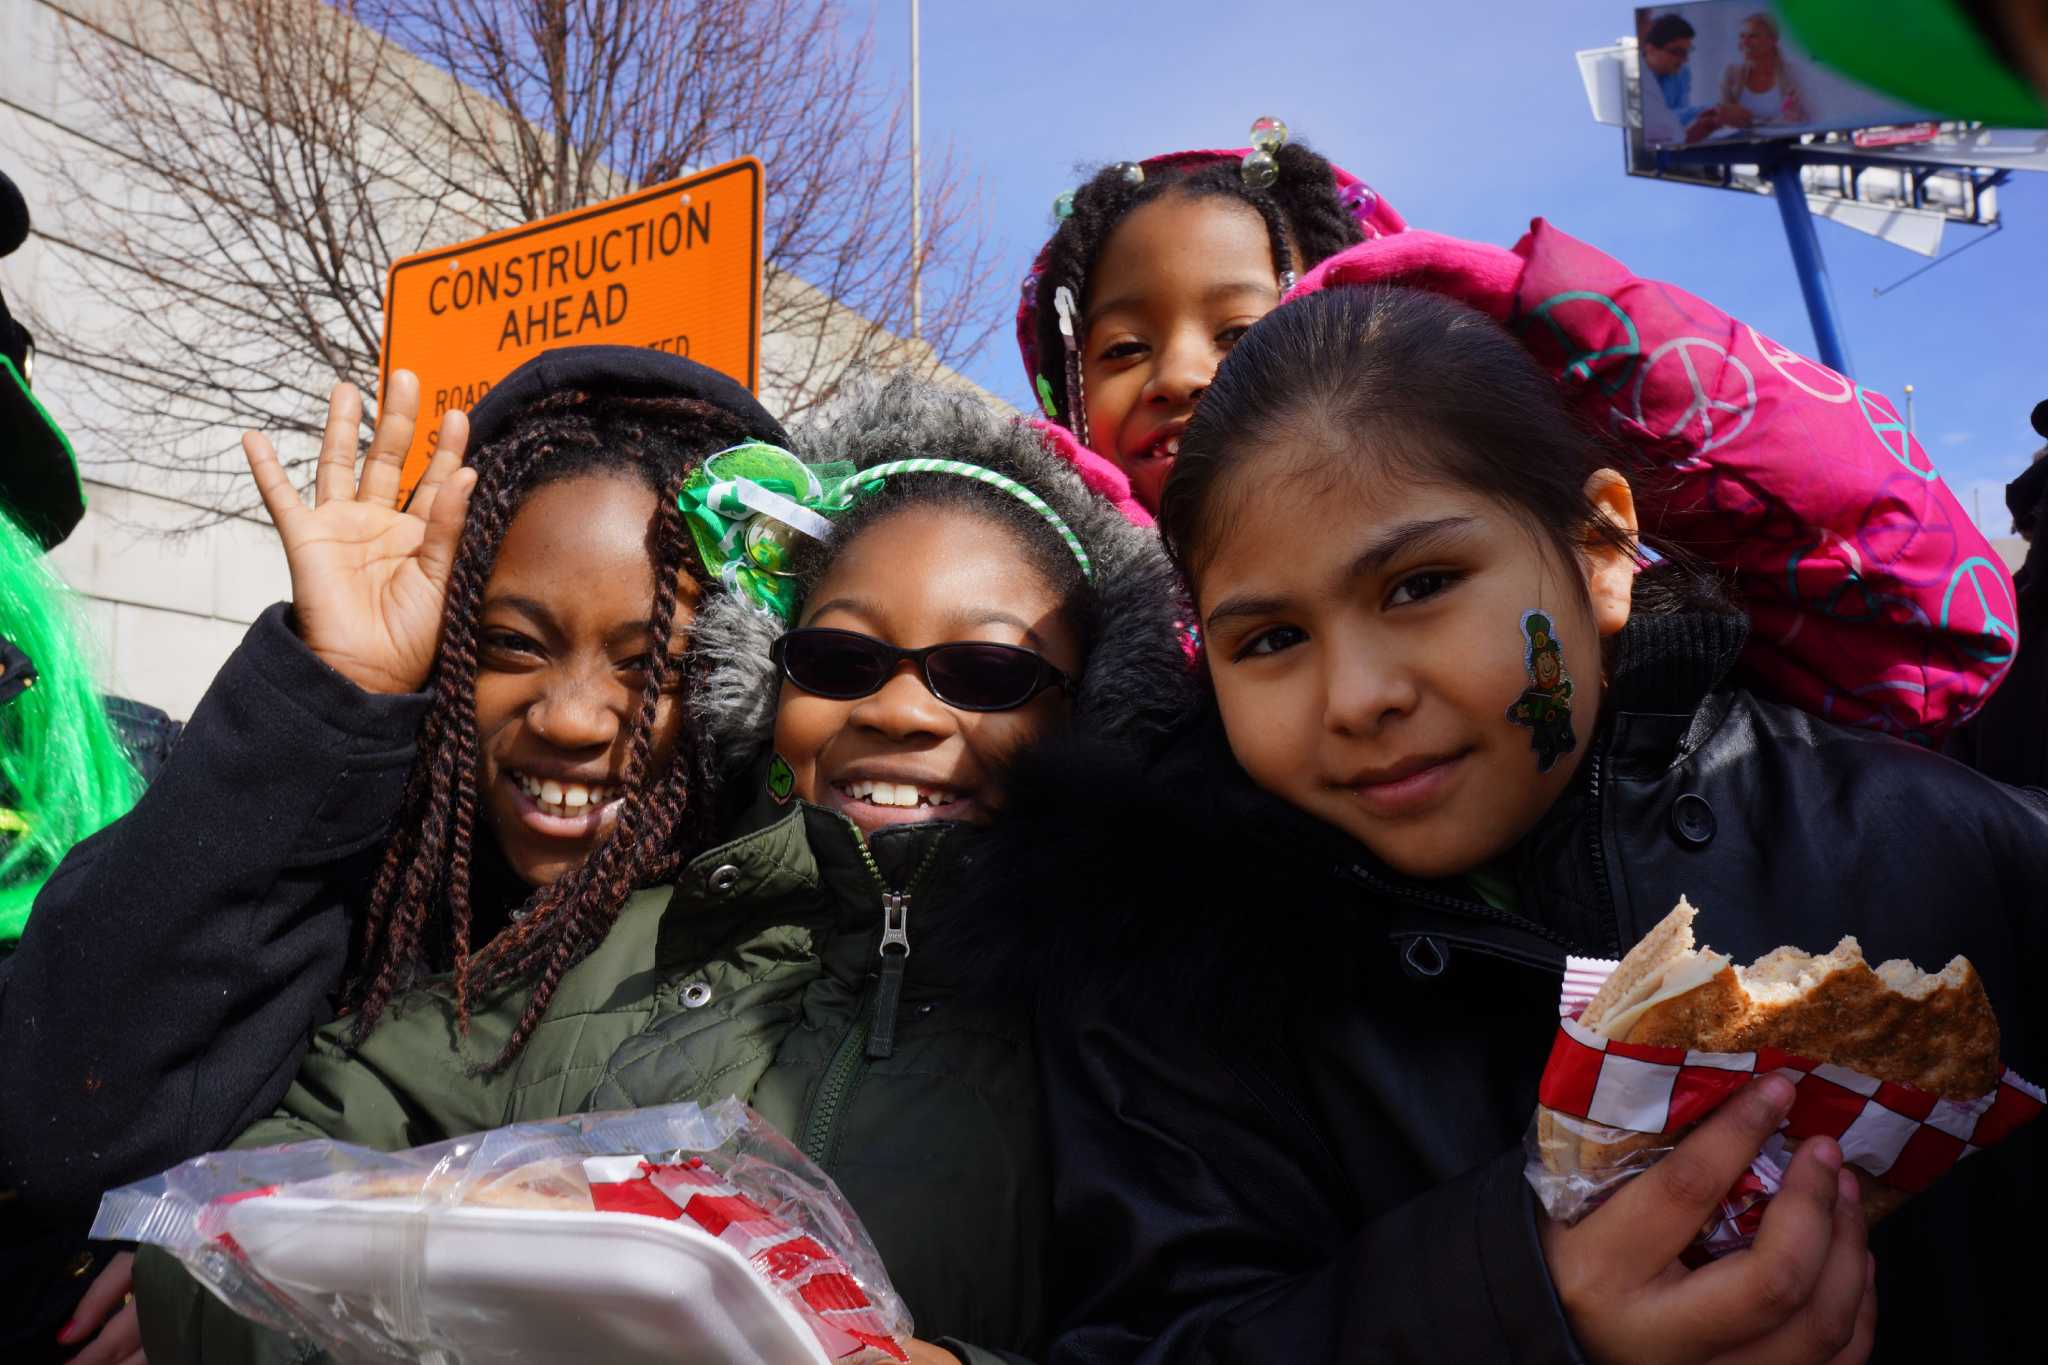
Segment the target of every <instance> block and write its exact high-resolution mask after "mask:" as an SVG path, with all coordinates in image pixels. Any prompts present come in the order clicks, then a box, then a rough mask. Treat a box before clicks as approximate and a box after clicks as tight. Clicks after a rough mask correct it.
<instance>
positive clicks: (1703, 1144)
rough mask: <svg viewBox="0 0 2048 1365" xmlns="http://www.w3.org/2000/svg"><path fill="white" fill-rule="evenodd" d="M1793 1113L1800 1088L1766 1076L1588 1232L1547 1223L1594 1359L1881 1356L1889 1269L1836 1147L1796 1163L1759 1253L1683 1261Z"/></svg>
mask: <svg viewBox="0 0 2048 1365" xmlns="http://www.w3.org/2000/svg"><path fill="white" fill-rule="evenodd" d="M1791 1105H1792V1085H1791V1083H1790V1082H1789V1081H1787V1080H1785V1079H1784V1078H1783V1077H1782V1076H1777V1077H1766V1078H1764V1079H1762V1080H1760V1081H1758V1082H1757V1083H1755V1084H1753V1085H1751V1086H1750V1087H1749V1088H1748V1089H1747V1090H1745V1091H1743V1092H1742V1093H1741V1094H1739V1095H1736V1096H1735V1097H1734V1098H1732V1099H1730V1100H1729V1101H1728V1102H1727V1103H1726V1104H1723V1105H1722V1106H1721V1107H1720V1108H1719V1109H1718V1110H1716V1111H1715V1112H1714V1113H1713V1115H1712V1116H1711V1117H1709V1118H1708V1119H1707V1121H1706V1122H1705V1123H1703V1124H1701V1125H1700V1126H1699V1128H1698V1129H1697V1130H1695V1131H1694V1132H1693V1133H1691V1134H1690V1135H1689V1136H1687V1138H1686V1139H1685V1140H1684V1141H1683V1142H1681V1143H1679V1145H1678V1147H1677V1148H1676V1149H1675V1150H1673V1151H1672V1152H1671V1154H1670V1155H1668V1156H1666V1157H1665V1158H1664V1159H1663V1160H1662V1161H1659V1162H1658V1163H1657V1164H1656V1165H1654V1166H1652V1167H1650V1169H1649V1170H1647V1171H1645V1172H1644V1173H1643V1174H1642V1175H1640V1176H1638V1177H1636V1178H1635V1179H1634V1180H1632V1181H1630V1182H1629V1183H1628V1184H1627V1185H1625V1186H1623V1187H1622V1189H1621V1190H1620V1191H1619V1192H1617V1193H1616V1194H1615V1196H1614V1197H1613V1198H1612V1199H1610V1200H1608V1201H1607V1202H1606V1203H1605V1204H1603V1205H1602V1206H1601V1207H1599V1208H1598V1209H1595V1210H1594V1211H1593V1212H1592V1213H1591V1214H1589V1215H1588V1216H1587V1217H1586V1218H1585V1219H1584V1220H1583V1221H1582V1222H1580V1223H1578V1224H1577V1225H1576V1226H1573V1227H1564V1226H1562V1225H1560V1224H1556V1223H1549V1222H1546V1223H1545V1224H1544V1225H1543V1254H1544V1259H1545V1260H1546V1261H1548V1262H1549V1265H1550V1274H1551V1280H1552V1282H1553V1283H1554V1284H1555V1285H1556V1286H1557V1294H1558V1300H1559V1302H1561V1303H1562V1304H1563V1305H1564V1310H1565V1316H1566V1317H1567V1318H1568V1319H1569V1320H1570V1322H1571V1325H1572V1332H1573V1334H1574V1335H1575V1336H1577V1337H1578V1339H1579V1344H1580V1345H1581V1346H1582V1347H1584V1349H1585V1352H1586V1355H1587V1356H1588V1357H1589V1358H1591V1359H1593V1360H1596V1361H1627V1362H1630V1365H1636V1362H1643V1363H1644V1365H1655V1363H1656V1362H1681V1361H1682V1362H1694V1361H1699V1362H1704V1361H1754V1362H1779V1361H1782V1362H1787V1365H1790V1363H1791V1362H1814V1363H1815V1365H1819V1363H1820V1362H1828V1365H1835V1363H1836V1362H1840V1363H1841V1365H1852V1363H1853V1362H1860V1361H1862V1360H1863V1359H1864V1358H1865V1357H1867V1356H1868V1355H1869V1354H1870V1348H1871V1342H1872V1338H1873V1335H1874V1334H1875V1332H1876V1326H1877V1296H1876V1293H1875V1291H1874V1289H1873V1288H1872V1285H1873V1282H1874V1278H1875V1274H1876V1262H1875V1261H1873V1260H1872V1259H1871V1255H1870V1251H1869V1248H1868V1235H1869V1230H1868V1227H1867V1225H1866V1223H1865V1221H1864V1217H1863V1210H1862V1206H1861V1203H1860V1200H1859V1195H1858V1187H1857V1184H1856V1180H1855V1177H1854V1176H1852V1175H1851V1174H1849V1173H1848V1172H1846V1171H1844V1170H1843V1169H1842V1151H1841V1148H1839V1147H1837V1146H1836V1145H1835V1144H1834V1143H1833V1142H1830V1141H1828V1140H1827V1139H1826V1138H1814V1139H1812V1140H1810V1141H1807V1142H1804V1143H1802V1144H1800V1147H1799V1150H1798V1151H1797V1152H1795V1153H1794V1154H1793V1158H1792V1162H1791V1165H1790V1167H1789V1168H1788V1169H1787V1170H1786V1172H1785V1183H1784V1186H1783V1188H1782V1189H1781V1190H1780V1191H1779V1192H1778V1194H1777V1196H1776V1197H1775V1198H1773V1199H1772V1200H1771V1205H1770V1207H1769V1208H1768V1209H1766V1210H1764V1219H1763V1224H1762V1226H1761V1227H1760V1228H1759V1229H1758V1230H1757V1239H1756V1243H1755V1245H1753V1246H1751V1247H1749V1248H1748V1249H1746V1250H1743V1251H1738V1252H1736V1253H1734V1254H1733V1255H1731V1256H1724V1257H1722V1258H1721V1259H1720V1260H1718V1261H1715V1262H1713V1263H1711V1264H1709V1265H1707V1266H1704V1267H1702V1268H1701V1269H1699V1270H1687V1269H1686V1268H1685V1267H1684V1266H1682V1265H1681V1264H1679V1261H1678V1256H1679V1253H1680V1252H1682V1251H1684V1250H1685V1248H1686V1246H1687V1244H1688V1243H1690V1242H1691V1241H1692V1238H1693V1235H1694V1234H1695V1233H1697V1232H1698V1231H1699V1230H1700V1228H1701V1227H1702V1226H1703V1225H1704V1224H1705V1223H1706V1222H1707V1220H1708V1218H1709V1217H1711V1216H1714V1214H1715V1213H1716V1212H1717V1209H1718V1205H1719V1203H1720V1199H1721V1196H1722V1195H1723V1194H1724V1193H1725V1192H1726V1191H1727V1190H1728V1188H1729V1187H1730V1186H1731V1185H1733V1184H1734V1183H1735V1181H1736V1179H1737V1178H1738V1177H1740V1176H1741V1174H1742V1172H1743V1171H1744V1169H1746V1168H1747V1167H1748V1165H1749V1162H1750V1160H1751V1158H1753V1157H1754V1156H1755V1155H1756V1154H1757V1152H1758V1151H1759V1150H1760V1149H1761V1148H1762V1146H1763V1144H1764V1141H1765V1140H1766V1139H1767V1138H1769V1137H1770V1135H1771V1134H1772V1133H1774V1132H1776V1131H1777V1127H1778V1124H1779V1122H1780V1121H1781V1120H1782V1119H1783V1118H1784V1117H1785V1114H1786V1112H1787V1110H1789V1109H1790V1108H1791Z"/></svg>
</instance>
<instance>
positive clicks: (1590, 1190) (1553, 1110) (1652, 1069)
mask: <svg viewBox="0 0 2048 1365" xmlns="http://www.w3.org/2000/svg"><path fill="white" fill-rule="evenodd" d="M1619 965H1620V964H1619V963H1618V962H1615V961H1612V960H1609V959H1601V958H1582V957H1574V958H1571V959H1569V961H1568V964H1567V968H1566V972H1565V980H1564V989H1563V991H1562V992H1561V994H1560V996H1559V999H1558V1014H1559V1020H1558V1030H1557V1038H1556V1040H1555V1042H1554V1043H1553V1044H1552V1045H1551V1049H1550V1060H1549V1061H1548V1062H1547V1063H1545V1065H1544V1068H1543V1079H1542V1083H1541V1085H1540V1087H1539V1089H1538V1092H1537V1100H1538V1105H1539V1107H1538V1109H1537V1113H1536V1117H1535V1119H1534V1120H1533V1121H1532V1122H1531V1124H1530V1126H1529V1134H1528V1138H1527V1141H1526V1144H1525V1145H1526V1147H1527V1150H1528V1154H1529V1164H1528V1167H1527V1174H1528V1179H1529V1183H1530V1184H1531V1185H1532V1186H1534V1187H1535V1190H1536V1194H1537V1197H1538V1198H1539V1199H1540V1200H1541V1201H1542V1203H1543V1207H1544V1210H1545V1211H1546V1212H1547V1213H1549V1214H1550V1216H1551V1217H1553V1218H1556V1219H1558V1220H1560V1221H1562V1222H1568V1223H1569V1222H1576V1221H1578V1220H1579V1219H1580V1218H1582V1217H1584V1216H1585V1215H1586V1214H1587V1213H1590V1212H1591V1211H1592V1210H1593V1209H1594V1208H1596V1207H1597V1206H1598V1205H1599V1204H1600V1203H1602V1202H1603V1201H1604V1200H1606V1199H1607V1198H1608V1196H1610V1195H1611V1194H1613V1193H1614V1191H1615V1190H1616V1189H1618V1188H1620V1187H1621V1185H1622V1184H1624V1183H1625V1182H1627V1181H1628V1180H1631V1179H1633V1178H1634V1177H1635V1176H1637V1175H1639V1174H1641V1173H1642V1172H1643V1171H1645V1170H1647V1169H1648V1168H1649V1167H1650V1166H1651V1165H1653V1164H1654V1163H1655V1162H1657V1161H1658V1160H1659V1159H1661V1158H1662V1157H1663V1156H1664V1155H1665V1154H1666V1153H1668V1152H1669V1151H1670V1150H1671V1149H1672V1148H1673V1147H1674V1146H1676V1145H1677V1143H1678V1140H1679V1138H1680V1137H1682V1136H1683V1135H1684V1134H1685V1133H1686V1132H1687V1131H1688V1130H1689V1129H1691V1128H1692V1127H1693V1125H1695V1124H1697V1123H1698V1122H1700V1120H1702V1119H1704V1118H1705V1117H1706V1116H1707V1115H1708V1114H1710V1113H1712V1112H1713V1110H1714V1109H1715V1108H1716V1107H1717V1106H1719V1105H1720V1103H1721V1102H1722V1101H1723V1100H1725V1099H1727V1098H1728V1097H1729V1096H1730V1095H1732V1094H1734V1093H1735V1092H1736V1091H1737V1090H1740V1089H1741V1088H1742V1087H1743V1086H1744V1085H1745V1084H1747V1083H1748V1082H1749V1081H1750V1080H1751V1078H1753V1077H1756V1076H1762V1075H1768V1074H1770V1073H1772V1072H1776V1073H1777V1074H1779V1075H1781V1076H1784V1077H1785V1078H1787V1079H1788V1080H1790V1081H1792V1082H1793V1084H1794V1085H1795V1086H1796V1087H1797V1094H1796V1096H1795V1098H1794V1099H1793V1102H1792V1109H1791V1112H1790V1113H1788V1114H1787V1115H1786V1116H1785V1122H1784V1123H1783V1125H1781V1126H1780V1128H1779V1130H1778V1132H1777V1134H1776V1135H1774V1136H1773V1137H1772V1138H1771V1140H1770V1141H1769V1142H1768V1143H1766V1144H1765V1146H1764V1149H1763V1151H1762V1152H1760V1153H1759V1154H1758V1155H1757V1158H1756V1160H1755V1161H1754V1162H1752V1163H1751V1164H1750V1168H1749V1172H1748V1174H1747V1175H1745V1176H1744V1177H1743V1179H1742V1180H1741V1181H1740V1182H1739V1183H1738V1184H1737V1185H1736V1186H1735V1188H1734V1189H1732V1190H1730V1191H1729V1192H1728V1195H1727V1197H1726V1198H1725V1199H1723V1200H1722V1204H1721V1216H1720V1218H1719V1219H1718V1220H1717V1221H1716V1222H1714V1223H1712V1224H1710V1225H1708V1226H1707V1227H1706V1228H1704V1229H1703V1230H1702V1231H1701V1233H1700V1237H1699V1240H1698V1242H1697V1243H1696V1244H1695V1248H1694V1249H1695V1251H1696V1252H1697V1253H1699V1254H1700V1256H1701V1257H1702V1258H1712V1257H1716V1256H1724V1255H1726V1254H1727V1253H1729V1252H1731V1251H1736V1250H1739V1249H1741V1248H1742V1247H1745V1246H1748V1245H1749V1244H1750V1242H1751V1241H1753V1240H1754V1239H1755V1237H1756V1230H1757V1227H1758V1225H1759V1224H1760V1223H1761V1222H1762V1221H1763V1213H1764V1206H1765V1205H1766V1204H1768V1203H1769V1202H1770V1199H1771V1196H1772V1195H1774V1194H1776V1193H1777V1191H1778V1188H1779V1185H1780V1183H1781V1182H1782V1180H1783V1177H1784V1173H1785V1168H1786V1165H1787V1163H1788V1162H1789V1161H1790V1160H1791V1153H1792V1149H1793V1148H1794V1147H1796V1146H1797V1145H1798V1144H1799V1143H1800V1142H1801V1141H1803V1140H1804V1139H1806V1138H1811V1137H1831V1138H1833V1139H1835V1141H1836V1142H1838V1143H1840V1144H1841V1147H1842V1157H1843V1160H1844V1161H1845V1162H1846V1163H1847V1164H1848V1165H1850V1166H1853V1167H1855V1168H1856V1169H1858V1170H1860V1171H1862V1172H1863V1173H1864V1174H1865V1175H1868V1176H1870V1177H1871V1178H1872V1179H1874V1180H1876V1181H1878V1182H1879V1183H1881V1184H1883V1185H1887V1186H1890V1187H1891V1188H1893V1189H1897V1190H1900V1191H1902V1192H1904V1193H1906V1194H1918V1193H1919V1192H1920V1191H1922V1190H1924V1189H1926V1188H1927V1187H1928V1186H1929V1185H1931V1184H1933V1183H1934V1181H1935V1180H1936V1179H1938V1178H1939V1177H1940V1176H1942V1175H1944V1174H1945V1173H1947V1171H1948V1170H1949V1169H1950V1168H1951V1167H1953V1166H1954V1165H1955V1164H1956V1162H1958V1161H1960V1160H1962V1159H1963V1158H1964V1157H1966V1156H1968V1155H1970V1154H1971V1153H1972V1152H1976V1151H1980V1150H1982V1149H1983V1148H1985V1147H1989V1146H1990V1145H1992V1144H1993V1143H1995V1142H1999V1141H2002V1140H2003V1139H2004V1138H2005V1137H2007V1136H2008V1135H2009V1134H2011V1133H2012V1132H2013V1131H2014V1130H2015V1129H2017V1128H2019V1127H2020V1125H2022V1124H2024V1123H2026V1122H2027V1121H2028V1120H2029V1119H2032V1118H2033V1117H2034V1116H2035V1115H2037V1114H2039V1113H2040V1112H2041V1110H2042V1108H2043V1095H2042V1091H2041V1089H2040V1087H2038V1086H2036V1085H2033V1084H2032V1083H2030V1082H2028V1081H2026V1080H2024V1079H2022V1078H2021V1077H2020V1076H2018V1075H2017V1074H2015V1073H2014V1072H2012V1071H2010V1070H2008V1071H2006V1073H2005V1075H2004V1078H2003V1079H2002V1080H2001V1081H2000V1082H1999V1084H1998V1087H1997V1088H1996V1089H1995V1090H1993V1091H1991V1093H1989V1094H1987V1095H1984V1096H1982V1097H1980V1098H1978V1099H1975V1100H1971V1101H1968V1102H1966V1103H1965V1102H1958V1101H1955V1100H1947V1099H1940V1098H1937V1097H1936V1096H1934V1095H1930V1094H1928V1093H1926V1092H1925V1091H1922V1090H1915V1089H1913V1088H1911V1087H1909V1086H1903V1085H1894V1084H1892V1083H1890V1082H1887V1081H1879V1080H1875V1079H1873V1078H1871V1077H1869V1076H1865V1075H1862V1074H1861V1073H1859V1072H1855V1071H1850V1070H1848V1069H1847V1068H1844V1067H1839V1066H1831V1065H1828V1064H1826V1063H1822V1062H1816V1061H1814V1060H1812V1059H1811V1058H1807V1057H1798V1056H1794V1055H1793V1054H1791V1053H1789V1052H1780V1051H1778V1050H1776V1049H1774V1048H1764V1049H1761V1050H1759V1051H1756V1052H1694V1051H1688V1050H1686V1049H1684V1048H1674V1047H1646V1046H1643V1045H1641V1044H1638V1043H1623V1042H1617V1041H1615V1040H1614V1039H1611V1038H1607V1037H1604V1036H1602V1035H1600V1034H1598V1033H1595V1032H1594V1031H1593V1030H1591V1029H1588V1028H1585V1027H1583V1026H1582V1025H1581V1024H1580V1023H1579V1015H1580V1014H1582V1013H1583V1012H1584V1011H1585V1008H1586V1005H1587V1003H1588V1002H1589V1001H1591V1000H1592V998H1593V996H1594V995H1595V993H1597V992H1598V991H1599V989H1600V987H1601V985H1602V983H1604V982H1605V981H1606V980H1607V978H1608V976H1609V975H1610V974H1611V973H1612V972H1613V971H1614V969H1615V968H1616V967H1617V966H1619ZM1588 1145H1590V1146H1592V1147H1593V1149H1594V1151H1595V1153H1596V1154H1597V1157H1596V1159H1595V1160H1594V1161H1590V1162H1588V1161H1584V1160H1583V1159H1582V1155H1581V1154H1582V1153H1583V1152H1584V1151H1585V1148H1586V1147H1587V1146H1588Z"/></svg>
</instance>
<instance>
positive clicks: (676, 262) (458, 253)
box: [377, 156, 762, 498]
mask: <svg viewBox="0 0 2048 1365" xmlns="http://www.w3.org/2000/svg"><path fill="white" fill-rule="evenodd" d="M761 180H762V175H761V163H760V162H759V161H756V160H755V159H754V158H753V157H750V156H746V157H741V158H740V159H739V160H737V161H729V162H727V163H726V164H725V165H723V166H717V167H714V168H713V169H711V170H708V171H705V172H703V173H701V174H699V175H692V176H687V177H685V178H683V179H681V180H671V181H669V182H668V183H667V184H665V185H656V186H654V187H653V188H651V189H644V190H638V191H635V192H634V193H632V194H629V195H626V196H624V197H622V198H619V199H613V200H610V201H608V202H606V203H602V204H591V205H589V206H587V207H585V208H580V209H571V210H570V211H569V212H567V213H558V214H556V215H555V216H554V217H552V218H543V219H541V220H540V221H539V222H537V223H527V224H525V225H524V226H522V227H515V228H506V229H505V230H503V231H501V232H493V233H491V234H489V235H488V236H484V237H478V238H475V239H474V240H472V241H467V242H460V243H457V244H456V245H454V246H448V247H441V248H439V249H437V250H434V251H426V252H421V253H419V254H418V255H414V256H407V257H405V258H404V259H403V260H399V261H394V262H393V263H392V266H391V275H390V282H389V283H388V284H387V285H386V287H385V293H384V360H383V367H382V371H381V373H380V374H379V375H378V379H377V393H378V406H379V408H380V409H381V407H382V406H383V393H384V389H385V386H386V385H387V384H388V383H389V382H390V379H391V372H392V371H393V370H411V371H412V372H413V373H414V374H416V375H418V376H419V380H420V420H419V429H418V430H417V431H416V432H414V433H413V440H412V448H411V449H410V450H409V451H407V452H406V457H405V471H404V474H403V478H402V492H401V494H400V496H401V498H407V497H410V496H411V495H412V490H413V486H414V485H415V484H417V483H418V482H419V480H420V476H421V475H422V474H424V473H425V472H426V469H427V460H428V457H429V456H431V455H432V454H433V449H434V436H435V433H436V432H438V431H439V430H440V428H441V415H442V414H443V413H445V412H447V411H448V410H449V409H450V408H461V409H464V410H465V411H466V410H468V409H469V408H472V407H475V406H476V402H477V400H478V399H479V398H482V397H483V396H484V395H485V394H487V393H489V392H490V391H491V385H493V384H495V383H497V382H498V381H499V380H500V379H503V378H504V377H505V376H506V375H508V374H510V373H511V372H512V371H513V370H514V369H516V368H518V366H519V364H520V362H522V361H524V360H527V359H530V358H531V357H533V356H534V355H536V354H538V353H539V352H541V351H545V350H548V349H550V348H552V347H556V346H587V345H596V344H604V345H614V346H648V347H652V348H653V349H655V350H658V351H668V352H670V353H671V354H674V355H681V356H687V357H688V358H690V359H691V360H695V361H698V362H700V363H701V364H705V365H709V366H710V367H711V368H712V369H714V370H718V371H721V372H722V373H725V374H728V375H731V376H732V377H733V378H734V379H737V380H739V381H740V382H741V383H742V384H745V385H746V386H747V387H748V388H750V389H758V388H759V387H760V379H761Z"/></svg>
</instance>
